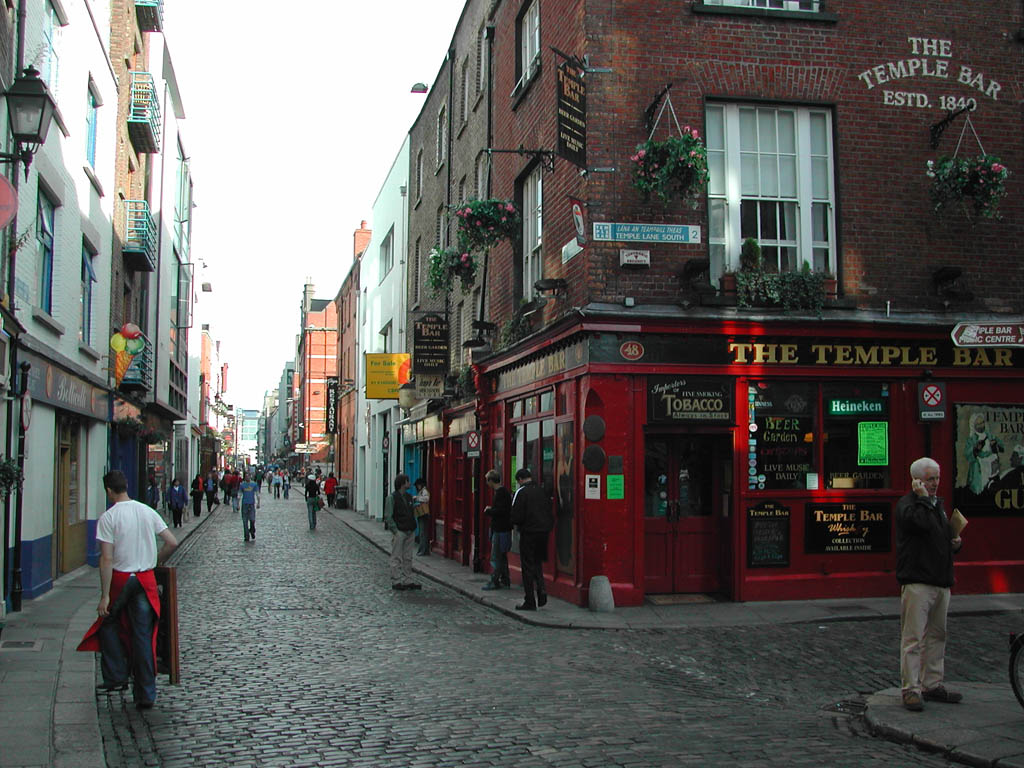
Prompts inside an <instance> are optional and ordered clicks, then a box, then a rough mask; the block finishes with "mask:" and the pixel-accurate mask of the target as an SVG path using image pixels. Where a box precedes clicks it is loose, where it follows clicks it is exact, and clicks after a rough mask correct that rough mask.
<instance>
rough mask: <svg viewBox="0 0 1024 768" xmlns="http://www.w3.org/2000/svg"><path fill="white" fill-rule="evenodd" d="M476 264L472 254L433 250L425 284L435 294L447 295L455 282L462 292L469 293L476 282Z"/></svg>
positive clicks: (460, 250) (450, 249)
mask: <svg viewBox="0 0 1024 768" xmlns="http://www.w3.org/2000/svg"><path fill="white" fill-rule="evenodd" d="M476 268H477V262H476V259H474V258H473V254H472V253H470V252H469V251H466V250H462V249H459V248H443V249H442V248H433V249H431V251H430V261H429V265H428V267H427V284H428V285H429V286H430V287H431V288H432V289H434V291H435V292H439V293H447V292H448V291H450V290H451V289H452V288H453V287H454V284H455V281H456V280H459V282H460V283H461V284H462V292H463V293H469V292H470V291H471V290H472V289H473V284H474V283H475V282H476Z"/></svg>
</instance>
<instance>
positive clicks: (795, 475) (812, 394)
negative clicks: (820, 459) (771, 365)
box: [747, 381, 818, 490]
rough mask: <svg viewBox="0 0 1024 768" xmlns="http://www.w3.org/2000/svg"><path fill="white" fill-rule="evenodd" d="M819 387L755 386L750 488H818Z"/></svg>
mask: <svg viewBox="0 0 1024 768" xmlns="http://www.w3.org/2000/svg"><path fill="white" fill-rule="evenodd" d="M817 389H818V388H817V386H815V385H813V384H807V383H802V382H788V381H787V382H776V381H771V382H768V381H758V382H751V383H750V385H749V389H748V398H747V401H748V403H749V422H750V424H749V431H748V434H749V441H750V442H749V446H750V451H749V454H750V460H749V462H748V479H747V487H748V489H750V490H775V489H785V488H790V489H808V488H813V487H815V483H816V476H815V473H816V467H815V459H814V457H815V447H814V436H815V423H814V422H815V413H816V411H817V404H818V396H817V395H818V392H817Z"/></svg>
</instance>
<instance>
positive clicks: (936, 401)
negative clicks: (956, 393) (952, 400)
mask: <svg viewBox="0 0 1024 768" xmlns="http://www.w3.org/2000/svg"><path fill="white" fill-rule="evenodd" d="M917 418H918V419H919V420H921V421H942V420H943V419H945V418H946V385H945V384H944V383H943V382H939V381H921V382H918V384H917Z"/></svg>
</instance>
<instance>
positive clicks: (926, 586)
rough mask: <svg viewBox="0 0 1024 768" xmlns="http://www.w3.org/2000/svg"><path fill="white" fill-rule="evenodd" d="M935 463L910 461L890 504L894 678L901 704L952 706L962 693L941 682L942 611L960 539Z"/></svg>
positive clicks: (943, 652)
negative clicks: (895, 595) (895, 608)
mask: <svg viewBox="0 0 1024 768" xmlns="http://www.w3.org/2000/svg"><path fill="white" fill-rule="evenodd" d="M939 473H940V468H939V464H938V462H936V461H935V460H934V459H930V458H927V457H924V458H920V459H918V460H917V461H915V462H914V463H913V464H911V465H910V477H911V485H910V493H908V494H906V495H905V496H903V497H902V498H901V499H900V500H899V501H898V502H897V503H896V580H897V581H898V582H899V583H900V678H901V683H902V691H903V706H904V707H905V708H907V709H909V710H910V711H912V712H920V711H921V710H923V709H924V702H925V701H939V702H944V703H947V704H956V703H957V702H959V701H960V700H961V699H962V698H963V696H962V695H961V694H960V693H957V692H956V691H951V690H949V689H948V688H946V687H945V685H943V682H942V681H943V676H944V668H945V655H946V613H947V611H948V610H949V590H950V587H952V586H953V554H954V553H955V552H959V551H960V547H961V546H962V541H961V539H960V537H959V536H958V535H956V534H954V533H953V528H952V526H951V525H950V522H949V519H948V518H947V517H946V511H945V509H944V508H943V505H942V499H941V498H939V497H938V496H936V491H937V490H938V488H939Z"/></svg>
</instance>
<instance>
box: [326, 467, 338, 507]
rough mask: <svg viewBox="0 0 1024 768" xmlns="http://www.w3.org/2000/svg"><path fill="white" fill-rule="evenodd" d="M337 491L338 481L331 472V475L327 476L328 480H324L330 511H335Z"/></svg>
mask: <svg viewBox="0 0 1024 768" xmlns="http://www.w3.org/2000/svg"><path fill="white" fill-rule="evenodd" d="M337 491H338V480H337V478H335V477H334V473H333V472H331V474H329V475H328V476H327V479H326V480H324V496H326V497H327V507H328V509H333V508H334V498H335V494H336V493H337Z"/></svg>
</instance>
